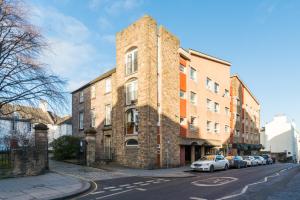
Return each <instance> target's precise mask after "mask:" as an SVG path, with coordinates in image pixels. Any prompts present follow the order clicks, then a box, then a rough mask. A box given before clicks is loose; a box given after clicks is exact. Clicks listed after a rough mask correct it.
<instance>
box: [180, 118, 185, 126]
mask: <svg viewBox="0 0 300 200" xmlns="http://www.w3.org/2000/svg"><path fill="white" fill-rule="evenodd" d="M180 125H181V126H184V125H186V118H184V117H180Z"/></svg>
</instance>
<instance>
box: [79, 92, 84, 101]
mask: <svg viewBox="0 0 300 200" xmlns="http://www.w3.org/2000/svg"><path fill="white" fill-rule="evenodd" d="M83 102H84V93H83V90H82V91H80V92H79V103H83Z"/></svg>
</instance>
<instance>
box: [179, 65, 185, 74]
mask: <svg viewBox="0 0 300 200" xmlns="http://www.w3.org/2000/svg"><path fill="white" fill-rule="evenodd" d="M179 70H180V71H181V72H182V73H185V66H183V65H180V66H179Z"/></svg>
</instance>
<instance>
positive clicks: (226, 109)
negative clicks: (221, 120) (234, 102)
mask: <svg viewBox="0 0 300 200" xmlns="http://www.w3.org/2000/svg"><path fill="white" fill-rule="evenodd" d="M225 114H226V116H229V108H228V107H225Z"/></svg>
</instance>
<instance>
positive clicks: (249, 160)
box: [243, 156, 258, 167]
mask: <svg viewBox="0 0 300 200" xmlns="http://www.w3.org/2000/svg"><path fill="white" fill-rule="evenodd" d="M243 160H245V161H246V162H247V166H250V167H252V166H257V165H258V161H257V160H255V158H254V157H253V156H243Z"/></svg>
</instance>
